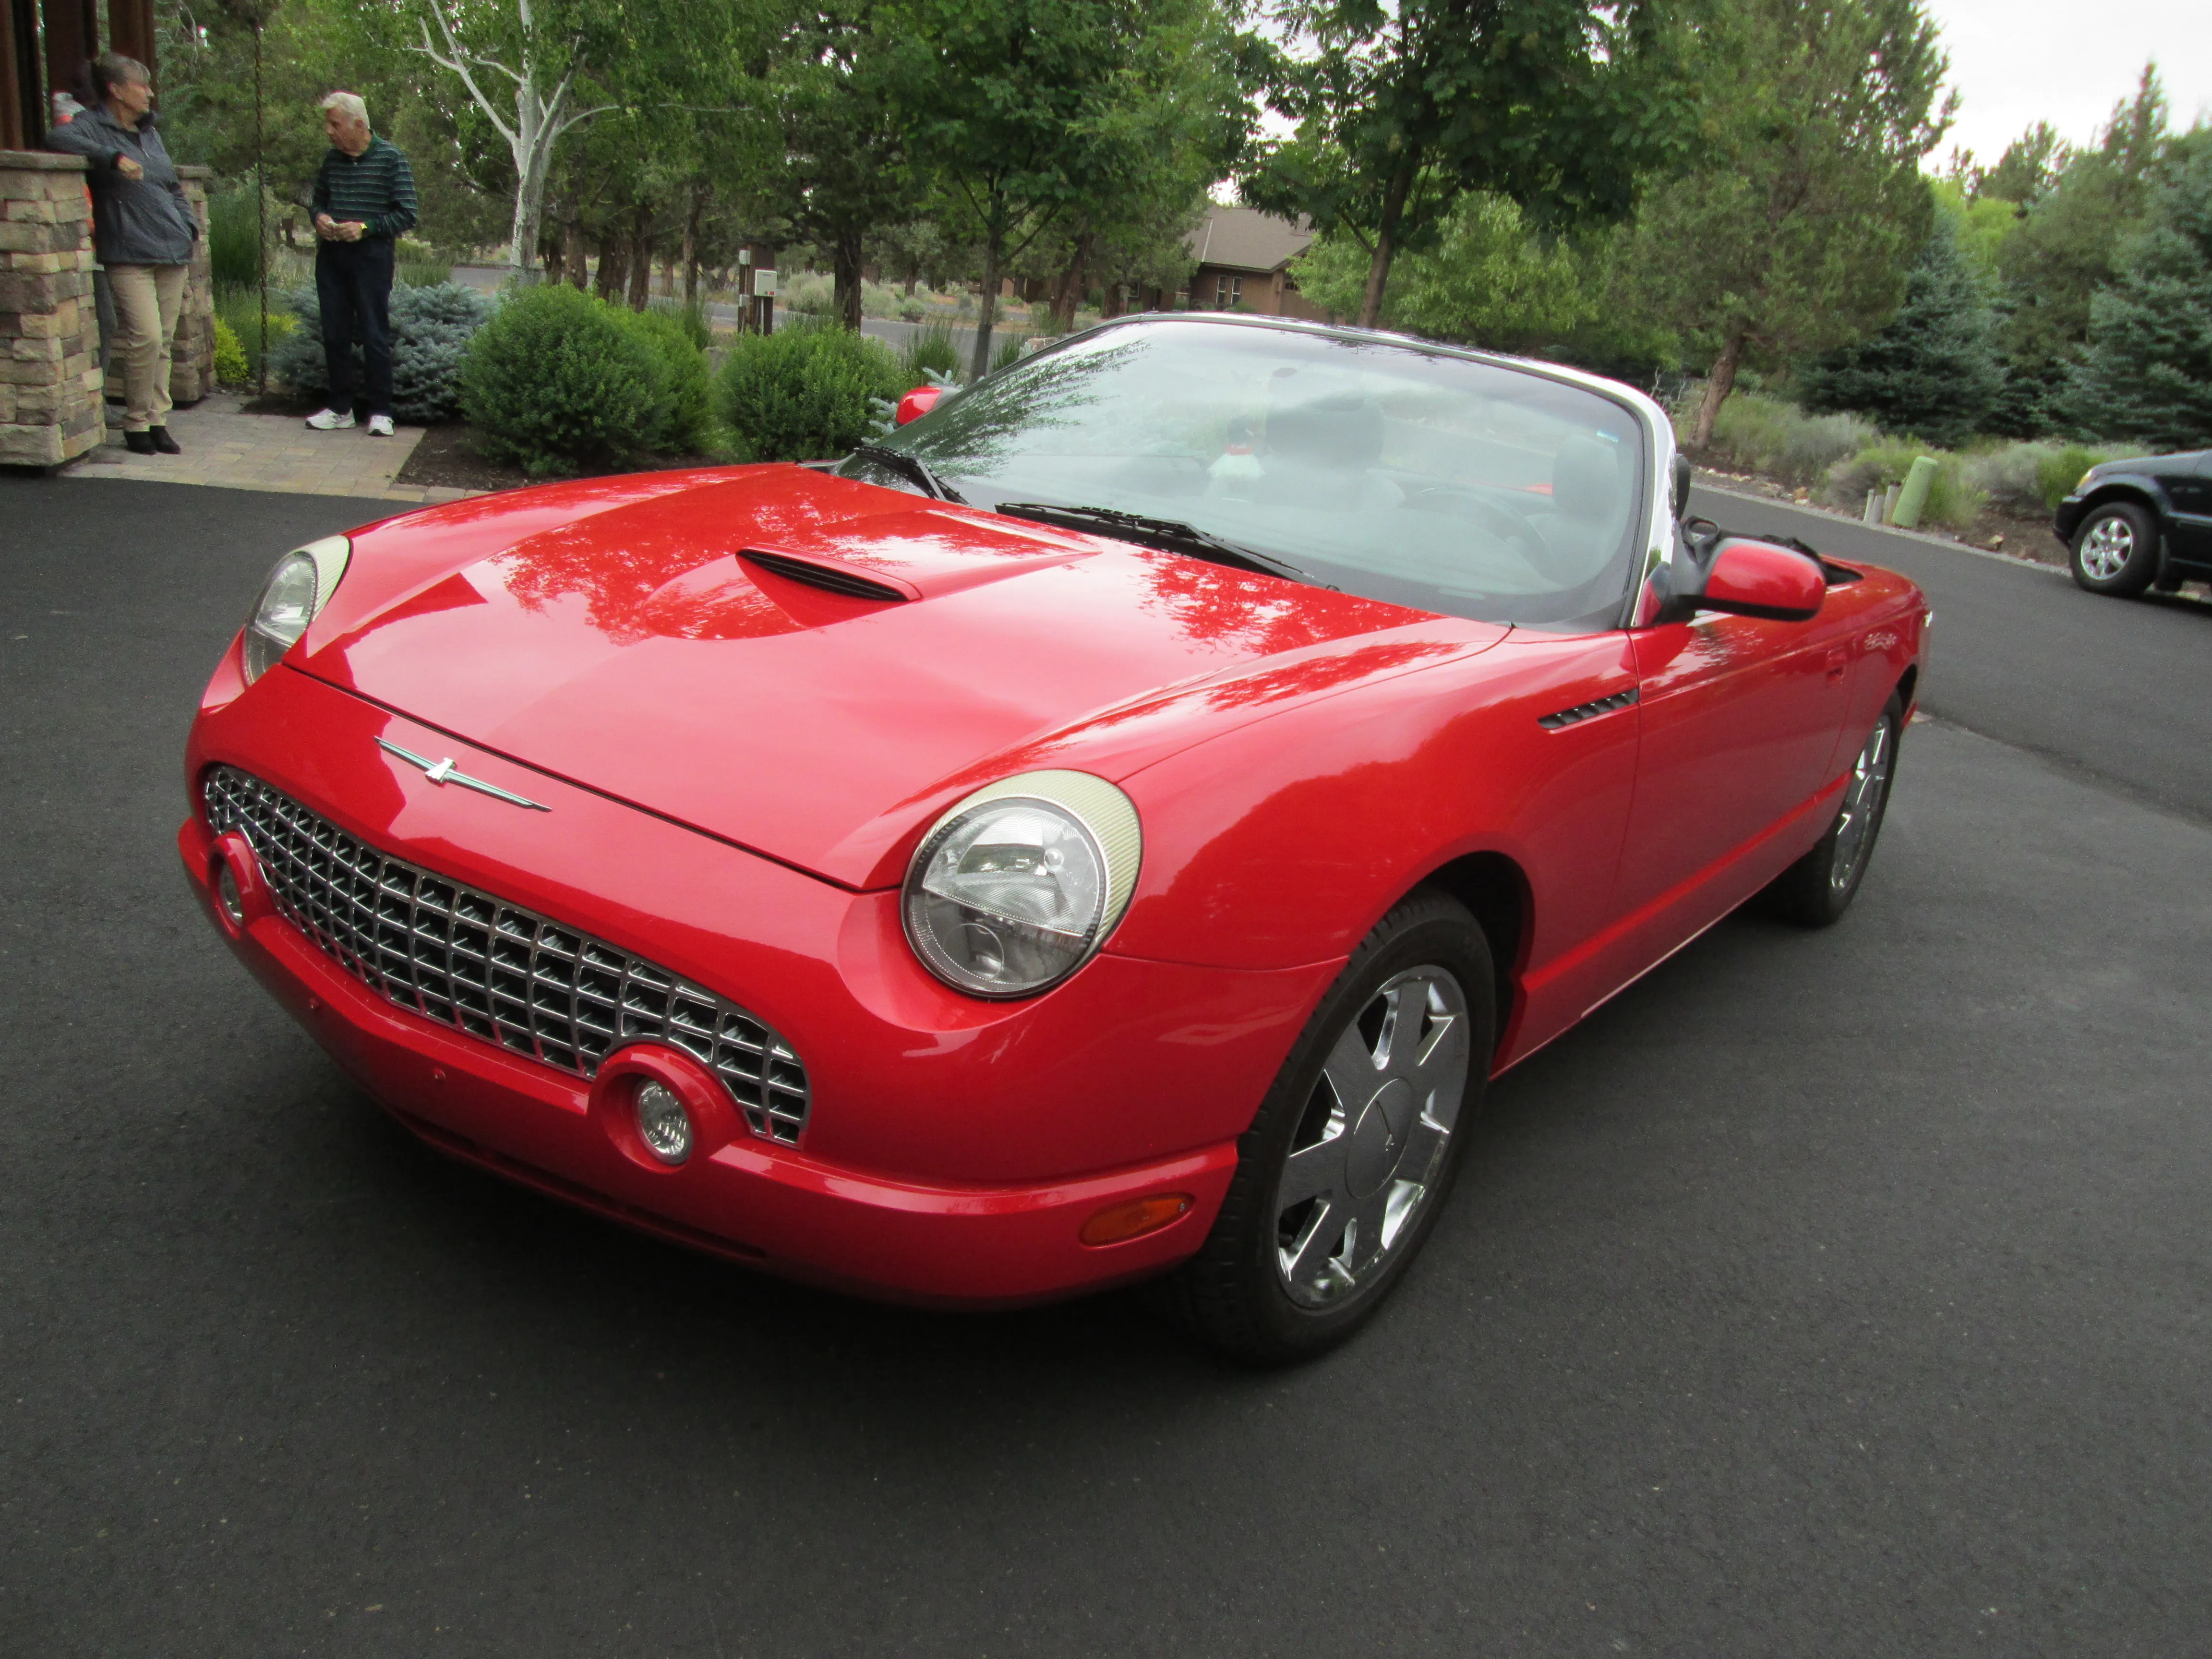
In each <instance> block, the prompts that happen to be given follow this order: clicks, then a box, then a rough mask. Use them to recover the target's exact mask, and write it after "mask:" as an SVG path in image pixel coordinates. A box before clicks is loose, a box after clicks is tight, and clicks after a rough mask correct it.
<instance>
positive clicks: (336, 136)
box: [307, 92, 415, 438]
mask: <svg viewBox="0 0 2212 1659" xmlns="http://www.w3.org/2000/svg"><path fill="white" fill-rule="evenodd" d="M323 131H325V133H326V134H327V135H328V136H329V137H330V141H331V148H330V152H329V153H328V154H327V155H325V156H324V157H323V165H322V167H320V168H319V170H318V171H317V173H316V174H315V191H314V197H313V202H314V210H315V234H316V235H317V236H318V237H319V238H321V241H320V243H319V246H317V247H316V249H315V301H316V303H317V304H318V305H319V307H321V309H322V313H323V358H324V367H325V371H326V372H327V373H328V374H329V376H330V382H331V404H330V407H329V408H328V409H325V410H322V411H321V412H320V413H319V414H315V415H310V416H308V417H307V424H308V425H309V426H311V427H313V428H315V430H316V431H318V432H337V431H341V430H343V428H347V427H349V426H351V425H352V424H353V404H354V386H353V383H354V369H353V343H354V339H355V337H356V335H357V336H358V337H360V340H361V348H362V357H363V358H365V359H366V360H367V362H368V435H369V436H370V437H372V438H388V437H390V436H391V435H392V318H391V304H392V244H393V243H394V242H395V241H396V240H398V237H399V235H400V233H402V232H403V231H405V230H407V229H408V228H410V227H411V226H412V225H413V224H414V222H415V172H414V169H413V168H412V167H409V166H408V165H407V158H406V156H404V155H402V154H401V153H400V151H399V148H398V145H396V144H393V143H391V142H390V141H388V140H386V139H383V138H379V137H376V135H375V134H374V133H372V132H371V131H369V130H368V105H367V104H365V103H363V102H362V100H361V98H360V96H359V95H358V94H355V93H350V92H334V93H332V94H330V96H328V97H327V98H325V99H324V100H323Z"/></svg>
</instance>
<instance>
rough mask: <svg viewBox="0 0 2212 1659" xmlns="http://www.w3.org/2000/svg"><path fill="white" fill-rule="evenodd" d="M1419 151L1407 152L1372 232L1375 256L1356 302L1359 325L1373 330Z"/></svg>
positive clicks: (1378, 317)
mask: <svg viewBox="0 0 2212 1659" xmlns="http://www.w3.org/2000/svg"><path fill="white" fill-rule="evenodd" d="M1419 167H1420V156H1419V152H1418V151H1413V150H1409V151H1407V153H1406V155H1405V156H1404V157H1403V158H1402V159H1401V161H1400V164H1399V167H1398V171H1397V172H1396V173H1393V174H1392V175H1391V176H1390V185H1389V189H1388V190H1386V191H1383V222H1382V223H1381V224H1379V225H1378V226H1376V230H1375V253H1374V257H1373V258H1370V259H1369V260H1368V262H1367V291H1366V293H1364V294H1363V295H1360V298H1359V325H1360V327H1362V328H1373V327H1375V326H1376V323H1377V321H1378V320H1379V319H1381V317H1382V315H1383V288H1384V287H1385V285H1386V284H1388V283H1389V280H1390V261H1391V258H1392V257H1393V256H1394V255H1395V254H1396V252H1397V251H1398V246H1397V243H1398V221H1399V219H1400V217H1401V216H1403V214H1404V213H1405V211H1406V192H1407V190H1409V189H1411V188H1412V186H1413V174H1414V173H1416V172H1418V171H1419Z"/></svg>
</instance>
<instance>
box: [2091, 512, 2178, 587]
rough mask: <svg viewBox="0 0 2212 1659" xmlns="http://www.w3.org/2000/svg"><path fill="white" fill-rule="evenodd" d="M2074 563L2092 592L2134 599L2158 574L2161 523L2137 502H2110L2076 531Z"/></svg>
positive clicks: (2092, 514)
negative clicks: (2159, 524)
mask: <svg viewBox="0 0 2212 1659" xmlns="http://www.w3.org/2000/svg"><path fill="white" fill-rule="evenodd" d="M2072 564H2073V568H2074V580H2075V581H2076V582H2078V583H2080V584H2081V586H2083V587H2086V588H2087V589H2088V590H2089V592H2092V593H2109V594H2112V596H2113V597H2114V598H2116V599H2133V598H2134V597H2135V596H2136V594H2138V593H2140V592H2142V591H2143V589H2145V588H2146V587H2148V586H2150V584H2151V579H2152V578H2153V577H2154V576H2155V575H2157V574H2158V524H2157V522H2156V520H2154V519H2153V518H2152V517H2151V515H2150V514H2149V513H2148V512H2146V511H2144V509H2143V508H2142V507H2138V506H2136V504H2135V503H2134V502H2133V501H2107V502H2106V503H2105V505H2104V506H2102V507H2099V508H2097V509H2096V511H2094V512H2093V513H2090V514H2089V516H2088V517H2087V518H2086V519H2084V520H2081V526H2080V528H2078V529H2077V530H2075V532H2074V557H2073V560H2072Z"/></svg>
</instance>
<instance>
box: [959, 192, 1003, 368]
mask: <svg viewBox="0 0 2212 1659" xmlns="http://www.w3.org/2000/svg"><path fill="white" fill-rule="evenodd" d="M1004 258H1006V232H1005V231H1003V230H1001V229H1000V228H998V227H997V226H995V225H994V226H993V227H992V228H991V230H990V232H989V233H988V234H987V235H986V236H985V237H984V239H983V295H982V298H981V301H979V302H978V303H977V305H976V307H975V358H974V360H973V361H972V362H969V365H968V378H969V380H981V379H982V378H983V377H984V376H985V375H986V374H989V373H990V372H991V324H992V322H993V320H994V319H995V318H996V317H997V316H998V314H999V283H1000V280H1001V278H1000V276H999V265H1000V261H1001V260H1003V259H1004Z"/></svg>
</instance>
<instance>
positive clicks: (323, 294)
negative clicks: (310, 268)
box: [315, 237, 392, 415]
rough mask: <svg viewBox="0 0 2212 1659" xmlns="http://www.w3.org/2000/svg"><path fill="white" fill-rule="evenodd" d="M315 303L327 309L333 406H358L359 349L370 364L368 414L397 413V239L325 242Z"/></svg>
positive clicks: (326, 353) (319, 251) (318, 254)
mask: <svg viewBox="0 0 2212 1659" xmlns="http://www.w3.org/2000/svg"><path fill="white" fill-rule="evenodd" d="M315 303H316V304H317V305H318V306H319V307H321V310H322V313H323V357H324V362H325V370H326V372H327V373H328V374H329V375H330V380H331V405H330V406H331V408H332V409H335V410H337V411H338V412H339V413H340V414H345V413H349V412H350V411H351V410H352V409H353V405H354V379H355V369H354V359H353V349H354V347H355V345H356V343H357V344H359V345H360V347H361V351H362V357H363V358H365V359H366V360H367V361H368V413H370V414H371V415H389V414H390V413H392V242H391V240H390V239H389V238H388V237H386V238H378V239H376V240H369V241H360V242H324V243H322V244H321V245H319V246H318V247H317V248H316V249H315Z"/></svg>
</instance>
